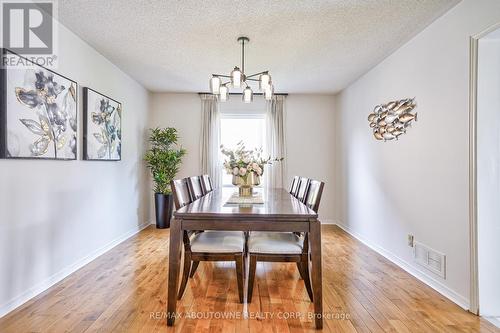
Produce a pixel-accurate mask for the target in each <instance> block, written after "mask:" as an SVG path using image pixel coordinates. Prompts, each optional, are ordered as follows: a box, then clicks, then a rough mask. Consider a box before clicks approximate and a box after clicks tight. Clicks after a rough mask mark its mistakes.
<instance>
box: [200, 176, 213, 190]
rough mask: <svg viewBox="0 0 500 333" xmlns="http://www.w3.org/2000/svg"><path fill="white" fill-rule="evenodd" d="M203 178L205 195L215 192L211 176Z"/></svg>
mask: <svg viewBox="0 0 500 333" xmlns="http://www.w3.org/2000/svg"><path fill="white" fill-rule="evenodd" d="M200 178H201V188H202V190H203V193H204V194H207V193H209V192H212V191H213V190H214V188H213V186H212V179H210V176H209V175H202V176H200Z"/></svg>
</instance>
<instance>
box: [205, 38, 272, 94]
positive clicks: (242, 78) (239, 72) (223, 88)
mask: <svg viewBox="0 0 500 333" xmlns="http://www.w3.org/2000/svg"><path fill="white" fill-rule="evenodd" d="M238 42H239V43H241V69H240V68H239V67H238V66H235V67H234V69H233V70H232V71H231V74H230V75H222V74H212V78H211V79H210V91H211V92H212V94H214V95H218V96H219V100H220V101H222V102H225V101H227V100H228V98H229V88H230V87H233V88H240V87H244V89H243V94H242V95H243V96H242V99H243V102H245V103H250V102H252V101H253V90H252V88H251V87H250V85H249V82H250V81H253V82H258V83H259V90H260V91H261V92H262V93H263V95H264V97H265V99H266V100H270V99H271V98H272V97H273V93H274V86H273V83H272V81H271V75H269V71H263V72H259V73H256V74H252V75H246V74H245V43H247V44H248V42H250V39H249V38H248V37H244V36H242V37H238ZM223 80H224V81H227V82H223Z"/></svg>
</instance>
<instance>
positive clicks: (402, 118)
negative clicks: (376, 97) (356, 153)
mask: <svg viewBox="0 0 500 333" xmlns="http://www.w3.org/2000/svg"><path fill="white" fill-rule="evenodd" d="M416 106H417V104H416V102H415V98H405V99H402V100H399V101H391V102H389V103H386V104H380V105H377V106H376V107H375V108H374V109H373V112H372V113H370V115H369V116H368V121H369V122H370V127H371V128H372V129H373V136H374V137H375V139H377V140H383V141H387V140H394V139H396V140H397V139H398V138H399V136H400V135H401V134H404V133H406V130H407V128H408V127H410V126H411V123H412V122H413V121H417V113H416V112H412V111H413V109H415V107H416Z"/></svg>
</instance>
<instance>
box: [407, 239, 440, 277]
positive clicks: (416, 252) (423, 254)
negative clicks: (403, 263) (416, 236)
mask: <svg viewBox="0 0 500 333" xmlns="http://www.w3.org/2000/svg"><path fill="white" fill-rule="evenodd" d="M413 258H414V259H415V262H416V263H417V264H419V265H420V266H423V267H424V268H426V269H428V270H429V271H431V272H433V273H434V274H437V275H439V276H440V277H442V278H443V279H445V278H446V256H445V255H444V254H442V253H440V252H437V251H435V250H433V249H431V248H430V247H428V246H425V245H424V244H422V243H419V242H415V246H414V248H413Z"/></svg>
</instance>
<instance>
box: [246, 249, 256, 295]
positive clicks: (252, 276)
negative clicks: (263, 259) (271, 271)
mask: <svg viewBox="0 0 500 333" xmlns="http://www.w3.org/2000/svg"><path fill="white" fill-rule="evenodd" d="M248 266H249V267H248V295H247V303H251V302H252V294H253V283H254V280H255V269H256V268H257V256H255V255H252V254H250V264H249V265H248Z"/></svg>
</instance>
